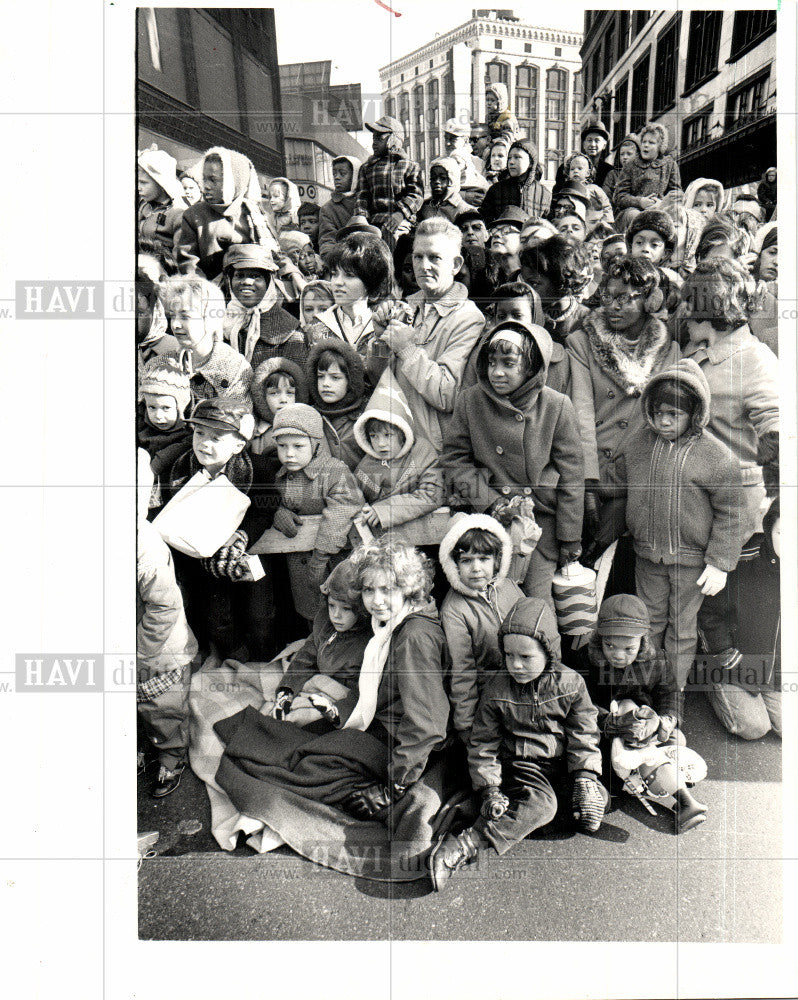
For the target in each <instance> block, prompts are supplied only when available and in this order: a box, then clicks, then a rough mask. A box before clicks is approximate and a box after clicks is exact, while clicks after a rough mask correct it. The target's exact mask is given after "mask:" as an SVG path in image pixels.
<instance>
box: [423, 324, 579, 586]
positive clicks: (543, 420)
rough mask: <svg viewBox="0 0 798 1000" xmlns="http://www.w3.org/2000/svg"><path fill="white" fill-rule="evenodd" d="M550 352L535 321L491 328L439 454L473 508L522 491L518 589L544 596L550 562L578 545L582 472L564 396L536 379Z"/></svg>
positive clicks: (572, 553)
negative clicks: (530, 531)
mask: <svg viewBox="0 0 798 1000" xmlns="http://www.w3.org/2000/svg"><path fill="white" fill-rule="evenodd" d="M550 353H551V340H550V338H549V337H548V336H546V334H545V331H544V330H542V329H541V328H540V327H537V326H528V325H526V324H524V323H519V322H518V321H517V320H512V321H510V322H505V323H500V324H499V325H498V326H496V327H494V329H493V332H492V334H491V337H490V339H489V340H487V341H486V343H485V345H484V346H483V348H482V350H481V352H480V354H479V357H478V358H477V377H478V381H477V384H476V385H473V386H471V387H470V388H469V389H466V390H464V391H463V392H461V393H460V395H459V397H458V399H457V402H456V404H455V408H454V414H453V416H452V422H451V424H450V426H449V430H448V433H447V435H446V440H445V442H444V449H443V457H442V464H443V466H444V468H445V470H446V473H447V475H448V477H449V479H450V482H451V488H452V492H453V493H454V494H455V495H456V496H457V497H459V498H460V499H461V501H462V502H463V503H464V504H465V505H466V506H467V507H470V508H471V509H472V510H474V511H476V512H479V513H483V512H488V513H492V512H493V511H494V510H495V509H496V508H497V507H500V506H502V505H503V504H505V503H506V502H507V500H508V499H509V498H510V497H513V496H519V495H520V496H531V497H532V499H533V500H534V502H535V519H536V520H537V522H538V525H539V526H540V528H541V531H542V534H541V537H540V539H539V540H538V543H537V546H536V548H535V549H534V551H533V552H532V555H531V557H530V560H529V568H528V571H527V575H526V578H525V580H524V582H523V584H522V588H521V589H522V590H523V591H524V593H525V594H528V595H529V596H535V597H542V598H543V599H544V600H546V601H547V602H549V603H551V602H552V596H551V582H552V578H553V577H554V573H555V570H556V568H557V566H558V565H566V564H567V563H569V562H572V561H574V560H575V559H577V558H578V557H579V553H580V551H581V548H580V539H581V535H582V508H583V505H584V478H585V477H584V459H583V454H582V442H581V440H580V438H579V425H578V423H577V418H576V414H575V413H574V409H573V406H572V404H571V401H570V399H568V397H567V396H564V395H563V394H562V393H559V392H555V390H554V389H550V388H549V387H548V386H547V385H546V374H547V370H548V365H549V361H550ZM552 606H553V605H552Z"/></svg>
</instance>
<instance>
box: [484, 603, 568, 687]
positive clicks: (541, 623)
mask: <svg viewBox="0 0 798 1000" xmlns="http://www.w3.org/2000/svg"><path fill="white" fill-rule="evenodd" d="M506 635H528V636H530V637H531V638H532V639H537V641H538V642H539V643H540V644H541V646H542V647H543V649H544V650H545V651H546V658H547V660H548V663H547V664H546V670H547V671H548V670H551V669H552V667H553V665H554V664H555V663H557V662H558V661H559V655H558V652H557V643H556V637H557V636H558V632H557V619H556V618H555V617H554V612H553V611H552V609H551V608H550V607H549V606H548V604H547V603H546V602H545V601H544V600H543V599H542V598H540V597H524V598H522V599H521V600H520V601H518V602H517V603H516V604H515V605H514V607H513V609H512V611H511V612H510V614H509V615H507V617H506V618H505V619H504V621H503V622H502V623H501V625H500V627H499V649H500V650H501V651H502V653H503V652H504V637H505V636H506Z"/></svg>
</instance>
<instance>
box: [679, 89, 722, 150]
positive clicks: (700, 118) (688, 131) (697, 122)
mask: <svg viewBox="0 0 798 1000" xmlns="http://www.w3.org/2000/svg"><path fill="white" fill-rule="evenodd" d="M714 107H715V104H714V101H713V102H712V103H711V104H708V105H707V106H706V107H705V108H702V109H701V110H700V111H699V112H698V114H697V115H693V116H692V117H691V118H688V119H687V121H686V122H685V123H684V125H683V126H682V151H684V150H687V149H693V148H695V147H696V146H702V145H703V144H704V143H705V142H706V141H707V139H708V138H709V122H710V119H711V117H712V111H713V109H714Z"/></svg>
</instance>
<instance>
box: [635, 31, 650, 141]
mask: <svg viewBox="0 0 798 1000" xmlns="http://www.w3.org/2000/svg"><path fill="white" fill-rule="evenodd" d="M650 55H651V49H648V50H647V51H646V54H645V55H644V56H643V58H642V59H639V60H638V61H637V63H636V64H635V68H634V70H633V71H632V120H631V122H630V128H631V130H632V131H633V132H638V131H639V130H640V129H641V128H642V127H643V126H644V125H645V124H646V122H647V121H648V63H649V57H650Z"/></svg>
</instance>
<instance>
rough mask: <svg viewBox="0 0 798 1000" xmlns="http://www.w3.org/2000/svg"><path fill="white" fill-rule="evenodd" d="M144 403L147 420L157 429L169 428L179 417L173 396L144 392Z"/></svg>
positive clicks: (165, 429) (164, 429) (166, 429)
mask: <svg viewBox="0 0 798 1000" xmlns="http://www.w3.org/2000/svg"><path fill="white" fill-rule="evenodd" d="M144 405H145V406H146V408H147V421H148V422H149V424H150V425H151V426H152V427H155V428H156V429H157V430H159V431H168V430H171V429H172V428H173V427H174V425H175V424H176V423H177V421H178V418H179V417H180V414H179V413H178V412H177V400H176V399H175V398H174V396H160V395H156V394H155V393H151V392H145V393H144Z"/></svg>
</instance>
